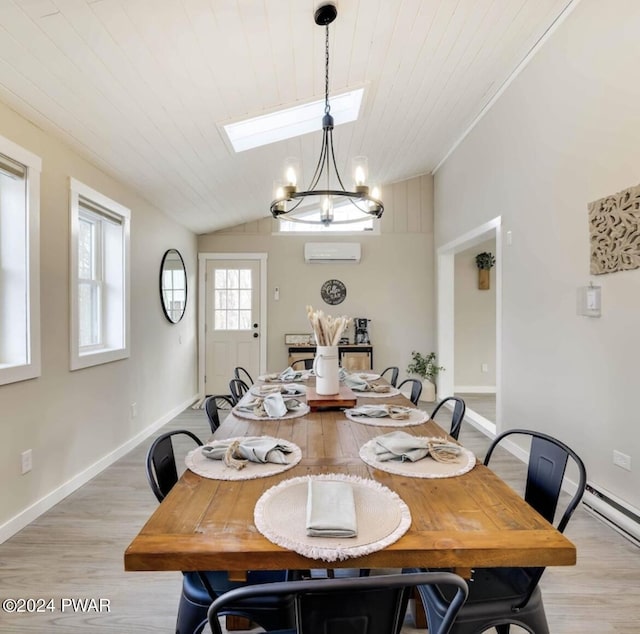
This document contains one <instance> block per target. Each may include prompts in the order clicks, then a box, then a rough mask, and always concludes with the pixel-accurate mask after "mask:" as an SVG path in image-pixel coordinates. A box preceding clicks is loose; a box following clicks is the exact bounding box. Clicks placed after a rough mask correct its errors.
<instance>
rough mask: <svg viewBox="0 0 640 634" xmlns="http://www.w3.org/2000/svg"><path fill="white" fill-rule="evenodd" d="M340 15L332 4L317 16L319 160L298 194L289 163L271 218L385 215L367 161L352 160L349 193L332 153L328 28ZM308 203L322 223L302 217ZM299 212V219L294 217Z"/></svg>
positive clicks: (330, 220)
mask: <svg viewBox="0 0 640 634" xmlns="http://www.w3.org/2000/svg"><path fill="white" fill-rule="evenodd" d="M337 15H338V11H337V9H336V7H335V5H334V4H331V3H327V4H323V5H321V6H320V7H318V9H317V10H316V12H315V14H314V20H315V23H316V24H317V25H318V26H324V27H325V72H324V116H323V117H322V149H321V150H320V158H319V159H318V163H317V165H316V168H315V171H314V173H313V177H312V178H311V183H310V185H309V188H308V189H307V190H306V191H298V190H297V180H298V174H297V160H296V159H287V161H286V162H285V174H284V182H282V183H277V184H276V188H275V190H276V191H275V199H274V200H273V201H272V203H271V214H272V216H273V217H274V218H282V219H285V218H286V220H291V221H293V222H302V223H305V224H313V225H319V224H321V225H325V226H328V225H330V224H349V223H353V222H360V221H362V220H363V219H366V218H367V217H374V218H380V217H381V216H382V212H383V211H384V205H383V204H382V201H381V200H380V199H379V198H380V194H379V192H378V190H377V188H375V187H374V188H372V190H371V193H369V186H368V185H367V176H368V174H367V159H366V157H364V156H358V157H355V158H354V159H353V177H354V188H353V191H348V190H347V188H346V187H345V186H344V183H343V180H342V177H341V176H340V172H339V171H338V167H337V165H336V157H335V153H334V150H333V117H332V116H331V105H330V104H329V24H331V23H332V22H333V21H334V20H335V19H336V16H337ZM338 186H339V188H338ZM323 187H324V189H323ZM305 201H306V203H309V205H308V208H309V209H310V210H314V209H315V210H317V209H318V208H319V209H320V220H313V219H311V218H308V217H307V216H306V215H302V214H301V213H300V212H302V211H305V210H307V205H306V204H305V205H304V206H302V207H301V205H302V204H303V202H305ZM346 207H349V209H348V210H347V209H346ZM296 211H298V215H295V214H294V212H296ZM346 211H355V212H356V213H355V214H353V213H345V216H346V217H345V218H343V219H340V215H339V214H340V213H342V212H346Z"/></svg>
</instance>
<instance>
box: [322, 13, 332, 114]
mask: <svg viewBox="0 0 640 634" xmlns="http://www.w3.org/2000/svg"><path fill="white" fill-rule="evenodd" d="M330 111H331V106H330V105H329V25H328V24H327V25H326V26H325V40H324V113H325V114H329V112H330Z"/></svg>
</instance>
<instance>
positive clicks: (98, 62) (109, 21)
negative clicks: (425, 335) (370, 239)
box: [0, 0, 575, 233]
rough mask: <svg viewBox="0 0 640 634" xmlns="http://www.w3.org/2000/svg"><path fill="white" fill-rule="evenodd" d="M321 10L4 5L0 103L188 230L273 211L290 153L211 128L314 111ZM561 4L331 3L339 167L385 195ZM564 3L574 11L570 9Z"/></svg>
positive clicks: (507, 71) (273, 1)
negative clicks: (364, 171)
mask: <svg viewBox="0 0 640 634" xmlns="http://www.w3.org/2000/svg"><path fill="white" fill-rule="evenodd" d="M318 4H320V0H0V100H2V101H4V102H5V103H7V104H8V105H9V106H10V107H12V108H13V109H15V110H16V111H18V112H20V113H21V114H23V115H24V116H26V117H27V118H28V119H30V120H32V121H33V122H34V123H35V124H37V125H39V126H41V127H42V128H43V129H45V130H48V131H50V132H52V133H54V134H55V135H57V136H59V137H60V138H62V139H63V140H65V141H66V142H67V143H69V144H70V145H71V146H73V147H74V148H75V149H77V150H78V151H79V152H81V153H82V154H83V155H85V156H87V157H88V158H89V159H90V160H92V161H93V162H95V163H96V164H97V165H99V166H100V167H102V168H104V169H105V170H107V171H108V172H109V173H111V174H113V175H114V176H116V177H117V178H119V179H120V180H122V181H124V182H126V183H128V184H129V185H131V186H132V187H133V188H135V189H136V190H137V191H138V192H140V193H141V194H142V195H143V196H144V197H145V198H146V199H148V200H149V201H151V202H152V203H154V204H155V205H156V206H157V207H159V208H160V209H162V210H164V211H165V212H166V213H167V214H169V215H170V216H172V217H174V218H176V219H177V220H178V221H179V222H180V223H182V224H183V225H185V226H187V227H189V228H190V229H192V230H193V231H194V232H196V233H205V232H208V231H213V230H216V229H221V228H224V227H228V226H232V225H236V224H239V223H242V222H247V221H250V220H255V219H259V218H263V217H265V216H268V215H269V211H268V207H269V202H270V200H271V194H272V186H273V180H274V179H275V178H278V177H279V176H280V170H281V165H282V162H283V161H284V159H285V157H287V156H292V155H297V156H299V157H300V158H301V161H302V165H303V167H304V169H305V173H306V174H307V178H306V179H305V180H308V176H309V175H310V172H311V170H312V169H313V167H314V165H315V162H316V160H317V157H318V153H319V149H320V148H319V144H320V136H321V135H320V133H319V132H318V133H310V134H307V135H305V136H303V137H299V138H297V139H292V140H289V141H282V142H279V143H276V144H273V145H270V146H266V147H262V148H258V149H254V150H248V151H246V152H243V153H240V154H235V153H234V152H233V151H232V150H231V149H230V148H229V146H228V144H227V143H226V142H225V139H224V132H223V131H222V129H221V127H220V124H221V123H226V122H228V121H230V120H238V119H241V118H244V117H247V116H255V115H257V114H260V113H263V112H266V111H272V110H274V109H277V108H280V107H284V106H289V105H293V104H295V103H296V102H301V101H307V100H310V99H312V98H321V97H322V95H323V91H324V85H323V81H324V67H323V64H324V29H323V28H321V27H318V26H316V25H315V23H314V21H313V12H314V9H315V8H316V7H317V6H318ZM570 4H571V3H570V0H340V1H339V2H338V18H337V20H336V22H335V23H334V24H333V25H332V26H331V27H330V33H331V69H330V86H331V91H335V92H339V91H343V90H344V89H346V88H348V87H354V86H359V85H365V86H366V90H365V97H364V103H363V107H362V111H361V116H360V118H359V120H358V121H357V122H354V123H350V124H345V125H343V126H339V127H337V128H336V130H335V132H334V141H335V144H336V150H337V154H338V156H337V158H338V164H339V165H340V166H341V169H342V170H343V175H345V176H347V173H348V171H349V170H350V157H352V156H354V155H357V154H366V155H368V157H369V170H370V174H371V180H372V181H375V182H377V183H379V184H381V185H382V186H383V191H384V185H385V184H388V183H392V182H394V181H398V180H401V179H404V178H408V177H411V176H414V175H417V174H421V173H427V172H430V171H432V170H433V169H434V168H435V167H436V166H437V165H438V164H439V163H440V162H441V160H442V159H443V158H444V157H445V156H446V155H447V153H448V152H449V151H450V149H451V148H452V147H453V145H454V144H455V143H456V141H457V140H458V139H459V138H460V136H461V135H462V134H463V133H464V131H465V130H466V129H467V128H468V127H469V126H470V125H471V123H472V122H473V121H474V119H475V118H476V117H477V116H478V114H479V113H480V112H481V111H482V109H483V108H484V107H485V106H486V104H487V103H488V102H489V101H490V100H491V98H492V97H493V96H494V95H495V93H496V92H497V91H498V90H499V89H500V87H501V86H502V85H503V83H504V82H505V81H507V80H508V78H509V77H510V76H511V74H512V73H513V71H514V69H515V68H516V67H517V66H518V64H519V63H520V62H521V61H522V60H523V59H524V58H525V57H526V56H527V54H528V53H529V51H530V50H531V49H532V48H533V47H534V46H535V44H536V42H538V40H539V39H540V38H541V37H542V36H543V35H544V33H545V32H546V31H547V30H548V29H549V28H550V26H551V25H552V24H553V23H554V21H555V20H556V19H557V18H558V16H559V15H561V14H562V12H563V10H565V8H566V7H567V6H568V5H570ZM574 4H575V2H574Z"/></svg>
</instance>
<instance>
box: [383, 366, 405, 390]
mask: <svg viewBox="0 0 640 634" xmlns="http://www.w3.org/2000/svg"><path fill="white" fill-rule="evenodd" d="M399 372H400V369H399V368H397V367H396V366H395V365H392V366H389V367H388V368H385V369H384V370H382V372H380V376H381V377H382V378H384V379H387V381H389V383H390V384H391V385H393V387H396V385H397V384H398V374H399ZM387 374H388V376H386V375H387Z"/></svg>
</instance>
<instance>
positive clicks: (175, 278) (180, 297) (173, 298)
mask: <svg viewBox="0 0 640 634" xmlns="http://www.w3.org/2000/svg"><path fill="white" fill-rule="evenodd" d="M160 300H161V302H162V310H163V311H164V314H165V316H166V318H167V319H168V320H169V321H170V322H171V323H172V324H177V323H178V322H179V321H180V320H181V319H182V317H183V315H184V310H185V308H186V307H187V270H186V269H185V266H184V260H183V259H182V256H181V255H180V252H179V251H176V249H169V250H168V251H167V252H166V253H165V254H164V256H163V257H162V264H161V265H160Z"/></svg>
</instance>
